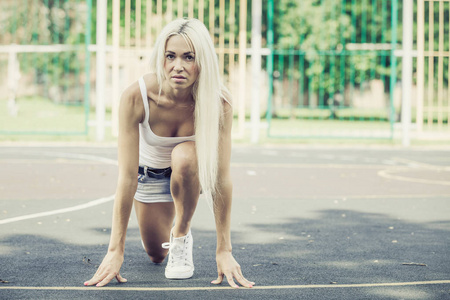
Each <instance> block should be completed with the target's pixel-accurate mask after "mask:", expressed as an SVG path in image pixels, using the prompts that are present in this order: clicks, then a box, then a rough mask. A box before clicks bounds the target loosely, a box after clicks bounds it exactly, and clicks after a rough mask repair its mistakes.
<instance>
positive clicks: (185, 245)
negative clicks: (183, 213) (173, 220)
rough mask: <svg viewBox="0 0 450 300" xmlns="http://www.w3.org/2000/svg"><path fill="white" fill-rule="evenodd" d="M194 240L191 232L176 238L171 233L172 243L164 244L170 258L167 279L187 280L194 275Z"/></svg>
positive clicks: (166, 273)
mask: <svg viewBox="0 0 450 300" xmlns="http://www.w3.org/2000/svg"><path fill="white" fill-rule="evenodd" d="M193 244H194V240H193V238H192V234H191V230H189V232H188V234H187V235H185V236H183V237H179V238H174V237H173V235H172V231H171V232H170V243H163V244H162V247H163V248H164V249H169V258H168V262H167V266H166V272H165V275H166V278H168V279H187V278H191V277H192V275H194V262H193V259H192V246H193Z"/></svg>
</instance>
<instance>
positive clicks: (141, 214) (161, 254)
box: [134, 200, 175, 263]
mask: <svg viewBox="0 0 450 300" xmlns="http://www.w3.org/2000/svg"><path fill="white" fill-rule="evenodd" d="M134 208H135V211H136V216H137V219H138V223H139V230H140V232H141V238H142V242H143V243H144V246H145V251H146V252H147V254H148V256H149V257H150V259H151V260H152V262H154V263H161V262H163V261H164V258H165V257H166V256H167V253H168V250H166V249H163V248H162V247H161V244H162V243H164V242H168V241H169V237H170V230H171V229H172V224H173V218H174V216H175V209H174V205H173V203H172V202H162V203H142V202H139V201H136V200H134Z"/></svg>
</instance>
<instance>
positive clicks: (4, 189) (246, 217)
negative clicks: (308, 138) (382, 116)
mask: <svg viewBox="0 0 450 300" xmlns="http://www.w3.org/2000/svg"><path fill="white" fill-rule="evenodd" d="M0 168H1V170H2V171H1V172H0V208H1V209H0V266H1V268H0V279H1V281H0V299H106V298H108V299H144V298H145V299H214V298H216V299H450V149H448V148H440V149H424V148H422V149H420V148H412V149H408V150H405V149H402V148H395V147H375V146H372V147H359V148H348V147H331V146H320V147H319V146H273V147H269V146H259V147H258V146H244V145H238V146H237V147H235V148H234V149H233V155H232V176H233V182H234V190H233V193H234V198H233V199H234V200H233V215H232V240H233V252H234V255H235V257H236V259H237V260H238V262H239V263H240V264H241V267H242V270H243V273H244V275H245V276H246V277H247V278H248V279H249V280H252V281H255V282H256V286H255V287H254V288H253V289H248V290H247V289H243V288H241V289H239V290H233V289H231V288H229V287H228V286H227V285H226V284H222V286H213V285H211V284H210V282H211V280H213V279H215V278H216V268H215V256H214V254H215V230H214V223H213V216H212V214H211V212H210V210H209V208H208V206H207V204H206V203H205V201H200V203H199V206H198V209H197V212H196V214H195V216H194V220H193V228H192V233H193V237H194V263H195V268H196V271H195V274H194V277H193V278H192V279H189V280H180V281H172V280H167V279H165V277H164V267H165V263H164V264H162V265H154V264H151V263H150V260H149V259H148V258H147V256H146V253H145V252H144V250H143V249H142V246H141V243H140V237H139V232H138V228H137V223H136V218H135V216H134V213H133V214H132V217H131V222H130V226H129V229H128V235H127V241H126V252H125V262H124V265H123V267H122V270H121V273H122V275H123V276H124V277H125V278H127V279H128V283H125V284H118V283H116V282H113V283H111V284H109V285H108V286H107V287H106V288H95V287H85V286H83V282H84V281H85V280H87V279H89V278H90V277H91V276H92V274H93V273H94V272H95V270H96V267H97V266H98V265H99V263H100V262H101V259H102V258H103V255H104V254H105V253H106V249H107V244H108V240H109V234H110V224H111V211H112V203H113V194H114V191H115V183H116V180H117V161H116V149H115V147H106V146H105V147H103V146H97V147H81V146H77V147H75V146H74V147H59V146H52V147H50V146H48V147H43V146H19V145H18V144H16V145H14V144H12V145H11V146H6V145H5V146H2V147H1V148H0Z"/></svg>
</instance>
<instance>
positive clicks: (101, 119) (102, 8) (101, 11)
mask: <svg viewBox="0 0 450 300" xmlns="http://www.w3.org/2000/svg"><path fill="white" fill-rule="evenodd" d="M107 8H108V6H107V0H98V1H97V47H96V50H97V51H96V54H97V55H96V69H97V74H96V77H97V78H96V79H95V80H96V99H95V116H96V127H97V141H103V140H104V138H105V81H106V78H105V57H106V14H107Z"/></svg>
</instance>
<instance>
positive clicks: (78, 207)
mask: <svg viewBox="0 0 450 300" xmlns="http://www.w3.org/2000/svg"><path fill="white" fill-rule="evenodd" d="M34 154H36V153H34ZM37 154H40V155H44V156H50V157H57V158H69V159H81V160H88V161H94V162H100V163H105V164H110V165H117V160H114V159H109V158H104V157H99V156H94V155H88V154H73V153H64V152H40V153H37ZM112 200H114V195H110V196H107V197H103V198H99V199H96V200H92V201H89V202H87V203H84V204H80V205H75V206H72V207H66V208H61V209H55V210H50V211H44V212H40V213H34V214H29V215H24V216H19V217H14V218H8V219H3V220H0V225H3V224H8V223H13V222H18V221H23V220H29V219H35V218H41V217H47V216H51V215H56V214H62V213H67V212H73V211H77V210H81V209H86V208H89V207H92V206H96V205H99V204H102V203H106V202H109V201H112Z"/></svg>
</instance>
